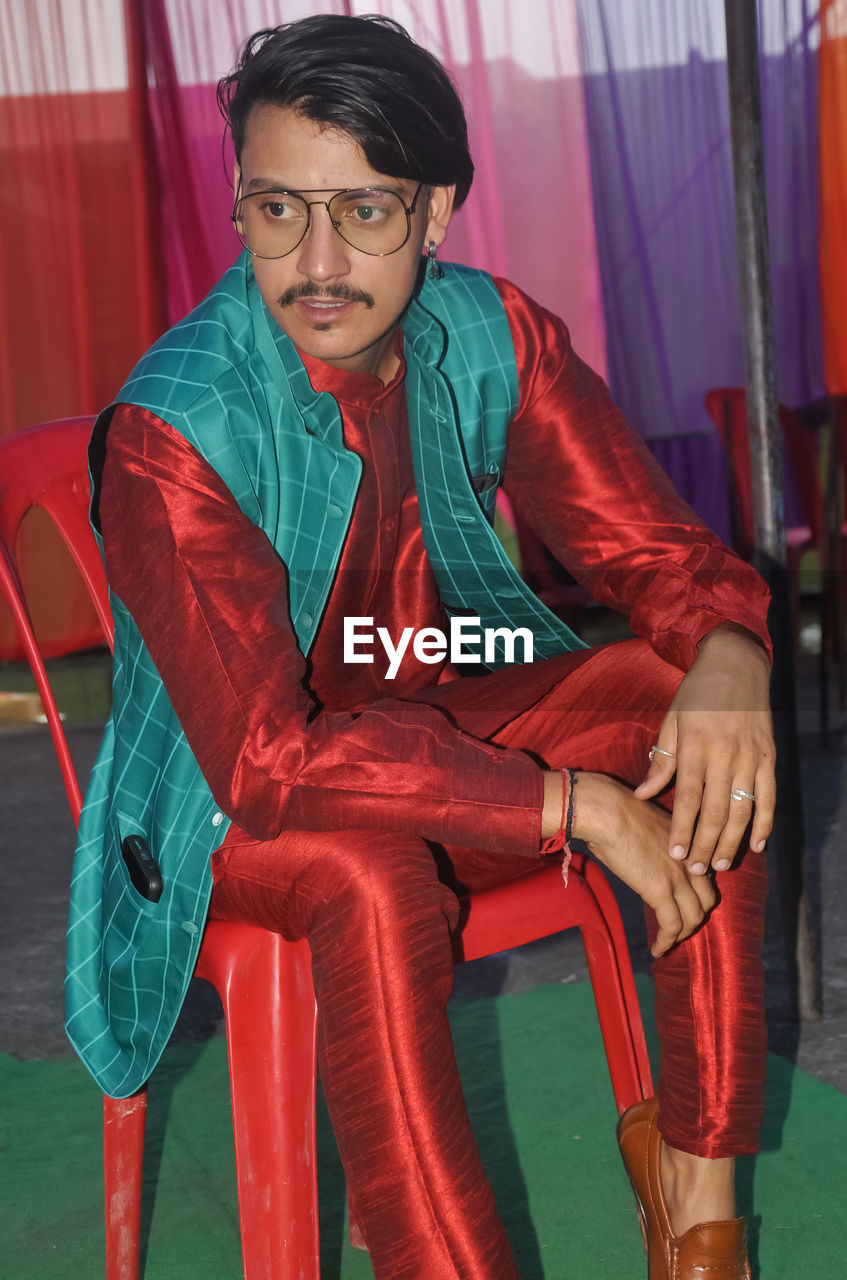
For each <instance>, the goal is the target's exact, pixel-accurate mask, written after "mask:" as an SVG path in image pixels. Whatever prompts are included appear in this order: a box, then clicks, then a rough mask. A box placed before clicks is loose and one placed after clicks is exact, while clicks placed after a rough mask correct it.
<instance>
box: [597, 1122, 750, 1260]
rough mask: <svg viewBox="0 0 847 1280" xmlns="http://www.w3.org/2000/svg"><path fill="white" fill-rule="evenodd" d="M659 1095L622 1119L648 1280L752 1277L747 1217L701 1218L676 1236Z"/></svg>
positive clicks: (626, 1161) (620, 1129) (624, 1150)
mask: <svg viewBox="0 0 847 1280" xmlns="http://www.w3.org/2000/svg"><path fill="white" fill-rule="evenodd" d="M658 1114H659V1101H658V1098H647V1099H646V1100H645V1101H644V1102H637V1103H636V1104H635V1106H634V1107H630V1108H629V1110H628V1111H625V1112H624V1114H623V1115H622V1116H621V1118H620V1120H619V1121H618V1145H619V1146H620V1149H621V1155H622V1156H623V1162H624V1165H625V1166H626V1171H627V1173H628V1174H629V1180H630V1182H631V1183H632V1189H633V1191H634V1192H635V1199H636V1201H637V1203H638V1214H639V1217H640V1219H641V1233H642V1235H643V1236H644V1249H645V1252H646V1254H647V1275H648V1280H750V1264H749V1262H748V1261H747V1241H746V1225H747V1224H746V1222H745V1220H744V1218H732V1219H730V1220H729V1221H726V1222H700V1223H698V1224H697V1226H695V1227H691V1229H690V1230H689V1231H686V1232H685V1234H684V1235H681V1236H675V1235H674V1233H673V1227H672V1226H671V1220H670V1214H669V1213H668V1206H667V1205H666V1203H665V1197H664V1195H663V1193H662V1172H661V1151H662V1135H661V1134H660V1133H659V1126H658V1124H657V1119H658Z"/></svg>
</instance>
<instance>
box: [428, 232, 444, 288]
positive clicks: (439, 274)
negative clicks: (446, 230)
mask: <svg viewBox="0 0 847 1280" xmlns="http://www.w3.org/2000/svg"><path fill="white" fill-rule="evenodd" d="M437 253H438V245H437V244H436V243H435V241H434V240H430V242H429V244H428V246H427V255H428V257H429V278H430V280H443V279H444V270H443V268H442V266H441V264H440V263H439V262H437V261H436V257H435V255H436V254H437Z"/></svg>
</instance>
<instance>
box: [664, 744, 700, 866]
mask: <svg viewBox="0 0 847 1280" xmlns="http://www.w3.org/2000/svg"><path fill="white" fill-rule="evenodd" d="M703 786H704V768H703V765H702V764H689V765H686V766H684V767H683V768H682V769H677V775H676V792H675V794H674V801H673V813H672V814H671V829H670V837H669V842H668V848H669V851H670V855H671V857H672V858H675V859H676V860H677V861H680V862H681V861H682V860H683V858H687V857H688V851H689V849H690V848H691V842H692V840H693V839H694V828H695V825H696V823H697V816H698V814H699V813H700V808H701V806H702V804H703Z"/></svg>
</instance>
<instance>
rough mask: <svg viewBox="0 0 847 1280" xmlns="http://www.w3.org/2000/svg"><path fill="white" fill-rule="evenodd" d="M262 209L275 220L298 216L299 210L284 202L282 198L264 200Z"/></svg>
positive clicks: (279, 220)
mask: <svg viewBox="0 0 847 1280" xmlns="http://www.w3.org/2000/svg"><path fill="white" fill-rule="evenodd" d="M262 211H263V212H264V213H265V214H267V216H268V217H269V218H271V219H272V220H273V221H275V222H281V221H283V220H287V219H289V218H297V217H299V216H300V210H299V209H297V207H296V206H295V205H292V204H285V203H284V202H283V201H282V200H266V201H265V202H264V204H263V205H262Z"/></svg>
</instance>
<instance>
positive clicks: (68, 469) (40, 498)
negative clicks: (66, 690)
mask: <svg viewBox="0 0 847 1280" xmlns="http://www.w3.org/2000/svg"><path fill="white" fill-rule="evenodd" d="M93 421H94V419H93V418H91V417H85V418H68V419H65V420H63V421H58V422H45V423H42V424H41V425H40V426H37V427H28V428H26V429H24V430H22V431H16V432H14V433H13V434H12V435H10V436H4V437H3V438H2V439H0V589H2V591H3V594H4V596H5V597H6V599H7V600H8V602H9V606H10V608H11V610H12V615H13V617H14V620H15V624H16V626H17V629H18V633H19V635H20V638H21V644H22V646H23V649H24V652H25V654H26V658H27V661H28V662H29V665H30V668H31V670H32V673H33V675H34V677H35V682H36V685H37V688H38V692H39V694H40V695H41V701H42V703H43V705H44V711H45V715H46V717H47V723H48V725H49V727H50V734H51V736H52V738H53V745H54V747H55V749H56V754H57V756H58V758H59V767H60V769H61V771H62V778H63V780H64V783H65V790H66V791H67V794H68V801H69V803H70V806H71V812H72V814H73V817H74V822H78V821H79V812H80V808H81V803H82V801H81V795H80V788H79V783H78V781H77V777H76V772H75V770H74V767H73V762H72V760H71V755H70V751H69V750H68V744H67V740H66V738H65V732H64V729H63V728H62V722H61V719H60V716H59V712H58V710H57V707H56V702H55V699H54V697H53V693H52V690H51V688H50V682H49V680H48V678H47V672H46V670H45V667H44V661H43V659H42V655H41V652H40V650H39V646H38V640H37V638H36V635H35V632H34V629H33V625H32V619H31V617H30V612H29V609H28V608H27V602H26V598H25V594H24V587H23V584H22V581H21V575H20V572H19V568H18V561H17V554H16V547H17V541H18V533H19V530H20V526H21V522H22V521H23V519H24V516H25V515H26V514H27V512H28V511H30V510H32V508H33V507H40V508H42V509H43V510H44V511H45V512H46V513H47V515H48V516H49V517H50V519H51V520H52V522H53V524H54V525H55V526H56V529H57V530H58V532H59V535H60V536H61V538H62V541H63V542H64V544H65V546H66V547H67V548H68V550H69V552H70V554H71V556H72V557H73V560H74V563H75V564H76V565H77V567H78V568H79V571H80V574H81V575H82V579H83V582H84V583H85V586H86V588H87V590H88V594H89V596H90V597H91V601H92V603H93V605H94V608H95V610H96V612H97V617H98V618H99V620H100V623H101V626H102V628H103V635H104V638H105V639H106V641H107V642H108V644H109V646H110V647H111V645H112V637H113V628H112V618H111V613H110V611H109V593H108V589H107V586H106V576H105V573H104V571H103V564H102V561H101V559H100V553H99V551H98V549H97V543H96V541H95V539H94V534H93V533H92V530H91V526H90V524H89V522H88V502H89V484H88V467H87V448H88V440H89V437H90V435H91V427H92V423H93Z"/></svg>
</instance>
